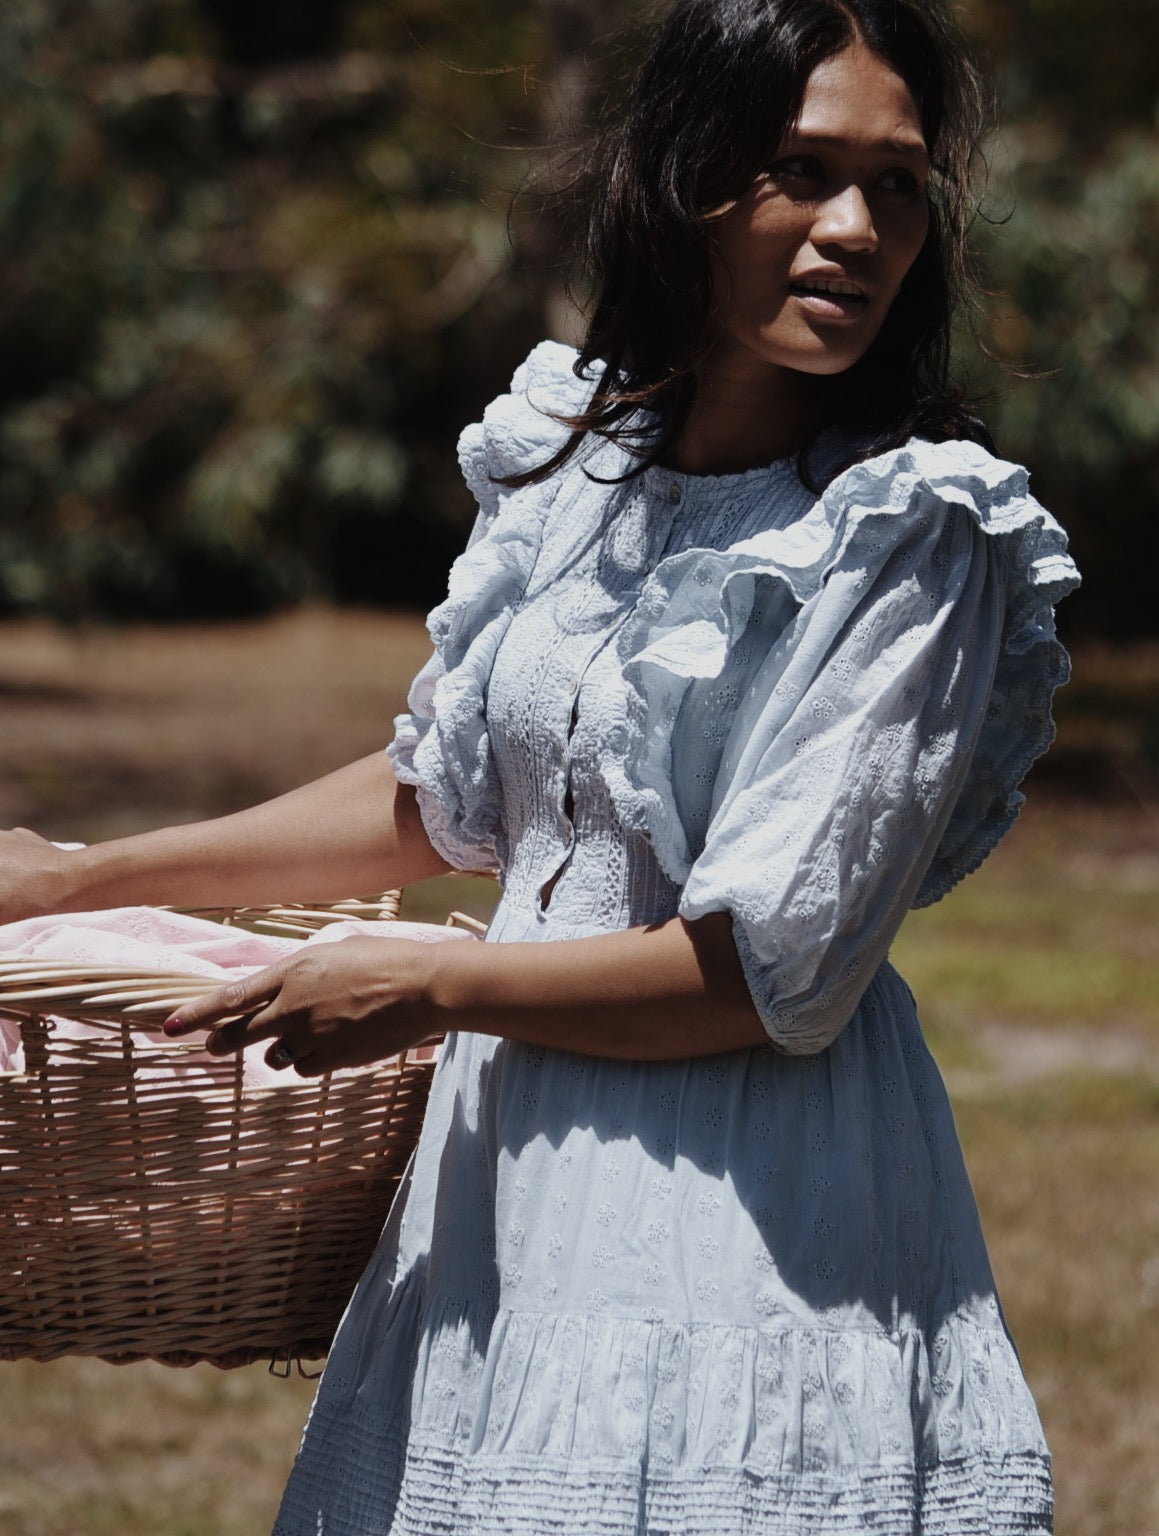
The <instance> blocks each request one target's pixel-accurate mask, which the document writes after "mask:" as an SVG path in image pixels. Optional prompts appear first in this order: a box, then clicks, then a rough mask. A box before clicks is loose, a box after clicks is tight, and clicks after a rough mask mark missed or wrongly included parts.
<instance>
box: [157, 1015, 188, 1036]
mask: <svg viewBox="0 0 1159 1536" xmlns="http://www.w3.org/2000/svg"><path fill="white" fill-rule="evenodd" d="M161 1028H162V1030H163V1031H164V1033H165V1034H167V1035H179V1034H180V1033H181V1031H182V1030H183V1029H184V1028H185V1025H184V1023H183V1022H182V1020H181V1019H178V1018H172V1019H166V1020H165V1022H164V1024H162V1026H161Z"/></svg>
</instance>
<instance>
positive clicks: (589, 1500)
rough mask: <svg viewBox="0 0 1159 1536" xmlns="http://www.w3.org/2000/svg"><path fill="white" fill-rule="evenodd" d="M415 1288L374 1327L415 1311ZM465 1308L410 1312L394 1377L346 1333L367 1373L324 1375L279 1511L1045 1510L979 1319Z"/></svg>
mask: <svg viewBox="0 0 1159 1536" xmlns="http://www.w3.org/2000/svg"><path fill="white" fill-rule="evenodd" d="M416 1290H417V1287H416V1286H413V1285H410V1284H408V1283H407V1282H404V1283H403V1286H402V1288H401V1290H400V1293H399V1294H398V1295H397V1296H396V1300H397V1301H398V1302H399V1303H400V1305H399V1307H398V1310H397V1311H396V1310H395V1308H394V1307H392V1308H391V1311H392V1312H394V1313H395V1316H394V1318H393V1319H392V1321H391V1325H390V1329H389V1332H390V1334H394V1333H395V1328H396V1327H397V1328H402V1329H403V1330H404V1331H406V1330H409V1329H410V1328H412V1327H415V1326H416V1325H417V1324H419V1323H420V1322H421V1318H420V1317H419V1316H418V1315H417V1314H416V1307H417V1298H416V1297H415V1296H414V1292H415V1291H416ZM473 1310H474V1309H468V1308H466V1307H464V1306H462V1305H459V1306H456V1305H454V1304H450V1305H449V1306H448V1307H447V1308H446V1309H445V1310H443V1311H441V1312H440V1315H439V1316H438V1317H437V1318H433V1317H428V1318H427V1319H426V1323H425V1327H424V1328H423V1330H422V1331H421V1332H420V1333H419V1338H420V1340H421V1342H420V1345H419V1351H418V1358H417V1362H416V1370H415V1375H414V1379H413V1387H412V1385H411V1381H410V1377H409V1373H405V1374H404V1373H402V1372H399V1371H398V1370H397V1362H395V1367H396V1368H394V1369H392V1368H391V1365H390V1362H389V1360H388V1359H387V1358H386V1356H387V1353H389V1348H390V1345H389V1338H388V1340H387V1342H386V1343H385V1344H383V1343H382V1341H381V1339H380V1340H378V1341H371V1340H367V1341H366V1347H373V1346H374V1343H376V1342H377V1344H378V1347H379V1348H381V1349H383V1350H384V1354H383V1356H382V1357H381V1358H379V1359H377V1360H376V1361H375V1364H374V1365H373V1366H372V1368H371V1373H370V1375H369V1377H367V1378H366V1379H364V1380H362V1381H361V1382H355V1381H351V1382H349V1383H347V1384H345V1386H344V1390H341V1391H339V1392H337V1393H329V1392H328V1383H324V1384H323V1388H322V1392H321V1394H320V1396H319V1399H318V1402H317V1404H316V1405H315V1408H314V1411H313V1414H312V1416H311V1422H310V1427H309V1431H308V1433H307V1436H306V1439H305V1441H304V1443H303V1448H302V1452H301V1455H300V1457H299V1461H298V1464H297V1465H296V1467H295V1470H294V1474H293V1476H292V1478H291V1481H290V1484H289V1487H288V1489H287V1493H286V1500H285V1503H284V1505H283V1512H282V1518H281V1520H280V1522H279V1524H278V1526H277V1530H278V1531H279V1532H282V1533H284V1536H291V1533H292V1536H299V1533H300V1532H303V1531H309V1532H311V1533H313V1532H314V1531H316V1530H320V1531H323V1532H325V1533H327V1536H347V1533H349V1536H355V1533H357V1536H367V1533H369V1532H372V1531H377V1530H387V1529H389V1530H390V1531H392V1532H398V1531H405V1532H409V1533H413V1536H420V1533H422V1536H433V1533H435V1532H443V1531H458V1530H470V1531H472V1532H474V1533H475V1536H500V1533H502V1536H511V1533H517V1532H527V1533H529V1536H530V1533H532V1532H534V1533H536V1536H547V1533H556V1532H559V1533H561V1536H562V1533H565V1532H566V1533H567V1536H573V1533H574V1532H576V1531H579V1530H583V1531H594V1532H597V1533H601V1536H637V1533H640V1532H643V1531H647V1532H648V1536H657V1533H661V1532H671V1533H673V1536H676V1533H680V1536H691V1533H693V1532H695V1533H703V1536H708V1533H721V1536H724V1533H727V1536H735V1533H736V1532H738V1531H746V1530H751V1531H753V1532H754V1533H756V1532H760V1533H761V1536H768V1533H769V1532H783V1533H785V1536H789V1533H792V1536H809V1533H817V1536H821V1533H825V1536H830V1533H833V1536H835V1533H838V1532H840V1533H852V1532H858V1533H859V1536H860V1533H861V1532H863V1531H865V1530H869V1529H872V1530H874V1531H884V1532H897V1533H899V1536H900V1533H902V1532H904V1533H905V1536H912V1532H913V1531H915V1530H918V1531H922V1532H925V1533H946V1536H949V1533H951V1532H952V1533H953V1536H960V1533H961V1532H962V1531H963V1530H975V1529H976V1530H979V1531H985V1532H986V1533H987V1536H994V1533H996V1532H1010V1533H1013V1532H1026V1531H1049V1529H1050V1508H1051V1494H1050V1470H1049V1457H1048V1454H1047V1452H1046V1449H1045V1446H1044V1444H1043V1441H1042V1435H1041V1430H1040V1428H1039V1425H1038V1419H1037V1415H1036V1413H1035V1410H1034V1407H1033V1404H1032V1403H1031V1401H1030V1397H1029V1392H1028V1389H1027V1388H1026V1385H1025V1383H1024V1382H1023V1380H1022V1377H1021V1374H1020V1372H1019V1370H1018V1367H1017V1364H1016V1362H1015V1360H1014V1356H1013V1351H1012V1349H1011V1347H1010V1345H1009V1342H1008V1341H1007V1339H1006V1337H1005V1335H1004V1334H1003V1333H1002V1332H1001V1330H1000V1329H998V1328H986V1327H982V1326H980V1325H977V1324H975V1323H972V1322H969V1321H966V1320H964V1319H961V1318H955V1319H952V1320H950V1321H949V1322H947V1323H946V1324H945V1325H943V1327H942V1328H941V1329H940V1331H939V1333H938V1334H937V1336H936V1337H935V1339H934V1340H933V1341H932V1343H931V1342H930V1341H927V1340H925V1339H924V1338H923V1336H922V1335H921V1334H920V1333H919V1332H916V1331H911V1332H903V1333H902V1334H900V1335H898V1336H894V1337H891V1336H889V1335H886V1334H878V1333H874V1332H871V1331H858V1330H849V1331H842V1330H840V1329H833V1330H826V1329H824V1328H819V1327H804V1326H802V1327H800V1328H788V1329H776V1328H770V1329H768V1330H763V1329H757V1328H744V1327H739V1326H725V1325H708V1324H704V1325H684V1326H681V1325H677V1324H669V1323H647V1322H643V1321H639V1320H629V1319H622V1318H607V1317H598V1316H556V1315H541V1314H526V1313H503V1312H501V1313H499V1315H498V1317H497V1318H496V1320H495V1323H494V1326H493V1328H492V1329H491V1331H490V1334H489V1335H488V1331H487V1329H486V1327H485V1326H482V1324H483V1319H481V1318H479V1317H476V1316H472V1315H471V1313H472V1311H473ZM395 1336H396V1337H397V1335H395ZM413 1337H414V1336H413V1335H411V1338H413ZM339 1347H341V1343H340V1345H339ZM411 1347H412V1346H411V1344H410V1341H409V1340H408V1346H407V1349H406V1353H407V1354H408V1356H409V1355H410V1349H411ZM335 1363H336V1362H334V1361H333V1360H332V1363H331V1365H330V1366H328V1367H327V1372H328V1376H329V1373H330V1372H331V1371H332V1370H334V1367H335ZM364 1364H365V1362H364ZM339 1366H340V1362H339ZM379 1377H381V1380H379ZM400 1378H401V1379H400ZM336 1398H338V1399H339V1401H335V1399H336ZM388 1446H389V1451H387V1447H388ZM436 1484H437V1488H436V1486H434V1485H436ZM392 1517H393V1518H394V1521H395V1523H394V1524H391V1519H392ZM315 1522H318V1523H317V1524H316V1523H315Z"/></svg>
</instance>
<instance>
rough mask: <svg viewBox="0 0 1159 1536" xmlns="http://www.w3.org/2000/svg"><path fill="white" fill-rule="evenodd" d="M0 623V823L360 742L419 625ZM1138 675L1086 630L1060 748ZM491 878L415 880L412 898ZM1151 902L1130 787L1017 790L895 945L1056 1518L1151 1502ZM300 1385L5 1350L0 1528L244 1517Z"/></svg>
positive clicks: (68, 813)
mask: <svg viewBox="0 0 1159 1536" xmlns="http://www.w3.org/2000/svg"><path fill="white" fill-rule="evenodd" d="M2 640H3V643H2V644H0V823H4V822H12V821H24V822H26V823H31V824H32V825H35V826H38V827H41V828H43V829H44V830H46V831H52V832H53V833H55V835H58V836H69V835H71V836H76V837H81V838H91V837H96V836H102V835H110V834H112V833H113V832H119V831H129V830H134V829H135V828H136V827H138V826H142V825H149V824H156V823H158V822H161V821H168V820H175V819H181V818H182V817H186V816H196V815H205V814H210V813H213V812H216V811H223V810H228V809H232V808H233V807H234V806H236V805H239V804H241V803H244V802H245V800H247V799H248V798H251V797H253V796H255V795H261V794H268V793H273V792H276V791H277V790H278V789H281V788H285V787H288V785H289V784H291V783H293V782H296V781H297V780H299V779H300V778H301V777H304V776H306V775H307V774H310V773H315V772H319V771H322V770H323V769H325V768H327V767H330V766H334V765H336V764H338V763H340V762H342V761H345V760H347V759H348V758H349V757H352V756H355V755H357V753H359V752H364V751H371V750H373V749H374V747H375V746H376V745H377V744H379V743H380V742H381V740H382V738H383V737H384V736H385V735H386V734H387V729H386V727H385V721H386V720H387V718H388V716H389V714H390V713H391V712H392V711H393V710H394V709H396V708H398V707H399V706H400V704H401V699H402V693H403V689H404V686H405V678H406V676H407V675H408V674H409V673H410V672H411V671H412V670H413V668H414V665H415V664H416V663H417V661H418V660H420V659H421V657H422V655H423V652H424V649H425V642H424V639H423V636H422V633H421V630H420V629H419V627H418V626H417V625H416V624H415V623H414V622H413V621H410V620H404V619H391V618H382V617H374V616H370V615H332V614H325V613H314V614H311V613H309V612H306V613H301V614H297V615H293V616H290V617H289V618H284V619H279V620H277V621H274V622H273V623H270V624H266V625H256V626H233V627H231V628H229V629H224V630H221V629H218V630H173V631H163V632H155V631H135V630H128V631H122V632H119V633H115V634H106V633H100V632H96V633H90V634H77V635H73V636H68V635H62V634H60V633H58V632H56V631H51V630H47V629H44V628H43V627H40V626H17V627H13V628H11V629H9V630H8V631H7V632H6V633H4V634H3V637H2ZM1156 675H1159V665H1155V666H1152V665H1151V662H1150V661H1147V659H1146V658H1144V660H1143V661H1140V660H1139V658H1138V657H1135V658H1129V659H1128V660H1127V662H1124V663H1123V664H1121V665H1118V664H1115V663H1114V659H1113V658H1112V659H1108V658H1107V657H1106V656H1104V655H1103V654H1102V653H1099V654H1098V655H1097V656H1095V657H1094V658H1093V660H1092V661H1091V662H1090V665H1089V667H1088V669H1087V671H1086V673H1082V672H1081V670H1080V678H1079V683H1080V687H1081V690H1082V691H1080V692H1079V694H1078V695H1077V696H1076V705H1075V707H1074V708H1073V709H1072V711H1071V715H1070V716H1069V721H1068V722H1064V734H1063V741H1062V745H1063V748H1064V756H1065V753H1066V751H1067V750H1070V751H1072V752H1074V753H1080V752H1084V753H1088V754H1089V753H1090V752H1091V751H1092V750H1093V746H1092V744H1094V746H1097V744H1098V742H1099V740H1100V739H1101V737H1100V735H1099V730H1098V720H1099V718H1100V711H1101V712H1102V713H1103V714H1104V715H1107V717H1108V718H1110V717H1111V716H1114V718H1115V720H1119V721H1121V717H1122V716H1123V715H1124V714H1125V713H1130V719H1131V721H1132V722H1134V723H1133V724H1132V727H1131V729H1132V732H1133V733H1134V734H1133V735H1132V736H1131V740H1130V742H1128V743H1127V744H1126V745H1124V744H1123V739H1120V736H1113V741H1112V745H1113V747H1114V752H1115V753H1118V754H1119V755H1118V756H1117V757H1114V761H1113V763H1112V767H1113V768H1114V772H1115V773H1117V774H1119V779H1120V780H1123V782H1126V780H1125V779H1124V778H1123V774H1121V773H1119V768H1118V767H1116V766H1115V765H1116V764H1117V765H1119V766H1121V765H1122V764H1123V763H1126V765H1127V768H1126V778H1127V779H1130V781H1131V783H1135V784H1137V783H1139V782H1140V775H1142V774H1145V772H1146V771H1147V764H1148V761H1149V759H1148V758H1147V756H1146V752H1145V750H1144V748H1146V746H1147V741H1146V740H1145V739H1144V738H1145V737H1146V731H1145V730H1144V728H1143V725H1140V722H1141V721H1142V722H1144V724H1145V716H1146V713H1147V710H1148V709H1149V708H1150V702H1149V701H1151V700H1153V699H1154V697H1155V687H1154V684H1155V677H1156ZM1107 690H1110V691H1109V693H1108V691H1107ZM1107 698H1109V699H1110V704H1109V705H1105V700H1106V699H1107ZM1124 700H1126V702H1124ZM1128 705H1129V706H1130V710H1128ZM1131 711H1133V713H1131ZM1120 729H1121V725H1120V724H1117V725H1116V726H1115V730H1116V731H1120ZM1148 739H1149V738H1148ZM1068 743H1069V745H1068ZM1138 743H1142V746H1138V745H1137V744H1138ZM1128 747H1129V748H1130V751H1128ZM1046 787H1048V788H1050V787H1053V781H1051V780H1050V779H1049V777H1048V779H1047V781H1046ZM1124 793H1126V792H1124ZM493 898H494V888H493V887H492V886H490V885H489V884H487V883H486V882H474V881H463V880H447V881H440V882H433V883H432V884H431V885H429V886H427V887H424V888H421V889H420V890H416V891H414V892H411V893H409V897H408V908H407V915H408V916H412V917H418V918H432V917H439V916H442V915H443V914H445V912H446V911H447V910H448V909H449V908H450V907H458V908H460V909H464V910H468V911H474V912H476V913H479V914H480V915H485V913H486V911H487V909H488V906H489V904H490V902H491V901H492V900H493ZM1157 931H1159V831H1157V821H1156V818H1155V814H1154V812H1153V811H1148V810H1147V809H1145V808H1143V807H1140V806H1138V805H1132V804H1131V803H1130V802H1129V800H1128V799H1126V798H1125V799H1124V800H1123V802H1122V803H1120V804H1117V805H1115V804H1111V805H1105V806H1104V807H1103V808H1101V809H1099V808H1093V807H1091V806H1085V805H1082V804H1079V803H1076V802H1075V801H1073V800H1066V799H1053V798H1051V797H1050V796H1049V795H1040V796H1039V797H1038V798H1037V800H1035V799H1033V798H1032V805H1031V809H1030V810H1029V811H1028V813H1027V814H1026V816H1025V818H1024V820H1023V822H1022V823H1020V825H1019V826H1018V827H1017V828H1016V829H1015V831H1014V833H1013V834H1012V835H1011V837H1010V838H1009V839H1008V840H1007V842H1006V843H1005V844H1004V845H1003V847H1002V848H1001V849H1000V850H999V851H998V852H997V853H996V854H995V855H994V857H993V858H992V859H991V860H990V861H989V862H988V863H987V865H986V866H985V867H984V868H983V869H982V870H981V871H980V872H979V873H978V874H977V875H975V876H973V877H972V878H971V879H970V880H969V881H967V882H966V884H965V885H964V886H963V887H962V889H961V890H959V891H957V892H955V893H954V894H953V895H952V896H951V897H950V898H949V899H948V900H947V901H946V902H944V903H941V904H939V905H938V906H937V907H934V908H932V909H930V910H929V911H927V912H921V913H915V914H913V915H912V916H911V917H910V919H909V920H908V921H907V923H906V925H905V928H904V929H903V931H902V934H901V936H900V937H899V939H898V942H897V945H896V946H895V952H894V959H895V962H896V963H897V964H898V965H899V967H900V968H901V970H902V971H903V972H904V973H905V975H906V976H907V978H908V979H909V981H910V982H911V984H912V985H913V987H914V990H915V992H916V993H917V996H918V1001H919V1006H920V1007H921V1010H922V1014H923V1019H924V1021H925V1024H926V1027H927V1031H928V1033H929V1035H930V1039H931V1043H932V1045H933V1047H934V1050H935V1054H936V1055H937V1056H938V1059H939V1061H940V1063H941V1065H942V1069H943V1071H944V1072H945V1075H946V1079H947V1082H948V1084H949V1087H950V1092H951V1096H952V1098H953V1101H954V1106H955V1113H956V1115H957V1118H958V1123H959V1128H960V1131H961V1134H962V1140H963V1143H964V1146H965V1150H966V1157H967V1162H968V1164H969V1166H970V1169H971V1173H972V1176H973V1179H974V1183H975V1189H976V1192H977V1195H978V1201H979V1206H980V1208H981V1211H982V1216H983V1222H984V1225H985V1227H986V1231H987V1235H988V1238H989V1241H990V1245H991V1252H992V1257H993V1260H994V1267H995V1271H996V1273H997V1276H998V1280H999V1286H1000V1289H1001V1292H1002V1295H1003V1299H1004V1303H1005V1306H1006V1310H1007V1314H1008V1317H1009V1320H1010V1323H1011V1328H1012V1331H1013V1333H1014V1335H1015V1338H1016V1340H1017V1342H1018V1344H1019V1347H1020V1349H1021V1351H1022V1355H1023V1359H1024V1363H1025V1365H1026V1369H1027V1373H1028V1376H1029V1378H1030V1381H1031V1384H1032V1386H1033V1388H1034V1390H1035V1393H1036V1396H1037V1398H1038V1402H1039V1406H1040V1408H1041V1411H1042V1415H1043V1420H1044V1423H1045V1425H1046V1429H1047V1433H1048V1437H1049V1439H1050V1441H1051V1445H1052V1448H1053V1450H1054V1454H1055V1463H1056V1475H1057V1481H1058V1533H1059V1536H1154V1533H1157V1532H1159V1456H1157V1455H1156V1451H1155V1447H1156V1445H1159V1182H1157V1181H1156V1178H1155V1173H1154V1170H1155V1168H1156V1167H1157V1166H1159V1050H1157V1046H1159V953H1157V951H1159V945H1157V944H1156V942H1155V934H1156V932H1157ZM311 1392H312V1388H311V1386H310V1384H309V1383H308V1382H306V1381H302V1380H299V1379H297V1378H296V1377H295V1378H292V1379H291V1380H289V1381H282V1380H278V1379H276V1378H273V1377H271V1376H269V1375H268V1374H267V1373H266V1371H265V1370H264V1369H263V1368H262V1367H251V1368H249V1369H247V1370H243V1371H235V1372H230V1373H228V1374H223V1373H220V1372H217V1371H214V1370H213V1369H212V1368H210V1367H208V1366H198V1367H196V1368H194V1369H193V1370H190V1371H173V1370H168V1369H166V1368H164V1367H160V1366H149V1365H134V1366H124V1367H113V1366H107V1365H104V1364H102V1363H101V1362H99V1361H91V1360H76V1359H74V1360H64V1361H59V1362H56V1363H54V1364H52V1365H32V1364H25V1363H17V1364H7V1365H0V1536H111V1533H114V1532H115V1533H116V1536H261V1533H262V1532H264V1531H266V1530H268V1528H269V1524H270V1522H271V1519H272V1516H273V1512H274V1509H275V1507H276V1504H277V1499H278V1494H279V1491H280V1488H281V1484H282V1482H283V1479H284V1476H285V1473H286V1470H287V1469H288V1466H289V1464H290V1461H291V1459H292V1457H293V1453H294V1449H295V1446H296V1444H297V1440H298V1436H299V1433H300V1430H301V1426H302V1423H303V1421H304V1418H305V1415H306V1411H307V1408H308V1405H309V1400H310V1396H311ZM577 1536H578V1533H577Z"/></svg>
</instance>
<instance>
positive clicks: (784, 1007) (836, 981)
mask: <svg viewBox="0 0 1159 1536" xmlns="http://www.w3.org/2000/svg"><path fill="white" fill-rule="evenodd" d="M872 969H873V967H872V966H870V965H869V964H868V963H867V962H866V961H865V960H864V957H856V956H855V957H853V958H852V959H849V960H847V961H846V963H845V964H844V965H843V966H842V967H841V968H840V970H839V971H837V972H836V973H835V974H834V973H833V972H831V971H830V970H829V968H828V967H824V966H823V967H822V968H821V969H820V970H819V971H817V972H815V973H814V975H813V976H812V977H811V978H810V980H809V981H808V982H807V983H806V984H805V985H797V986H792V985H788V986H786V984H785V978H784V977H783V974H780V967H778V966H767V965H762V964H761V963H760V961H759V960H757V959H756V958H755V957H754V956H752V954H751V951H750V952H749V954H748V955H747V956H746V957H745V975H746V979H747V981H748V984H749V990H750V992H751V994H752V999H753V1003H754V1005H755V1007H756V1011H757V1013H758V1014H759V1016H760V1020H761V1023H762V1025H763V1026H764V1029H765V1033H766V1034H767V1035H768V1038H769V1042H770V1044H771V1045H772V1046H773V1047H774V1049H775V1050H778V1051H781V1052H783V1053H784V1054H785V1055H786V1056H817V1055H819V1054H820V1053H821V1052H822V1051H824V1050H827V1049H828V1048H829V1046H831V1045H832V1044H833V1042H834V1040H836V1039H837V1036H838V1035H839V1034H840V1033H841V1031H842V1030H843V1029H844V1028H845V1026H846V1025H847V1024H848V1023H849V1021H850V1019H852V1017H853V1015H854V1014H855V1013H856V1012H857V1008H858V1004H859V1003H860V1002H861V999H862V996H863V995H864V992H865V989H866V986H867V985H868V983H869V980H870V973H871V971H872Z"/></svg>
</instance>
